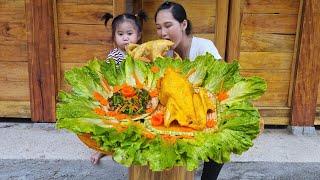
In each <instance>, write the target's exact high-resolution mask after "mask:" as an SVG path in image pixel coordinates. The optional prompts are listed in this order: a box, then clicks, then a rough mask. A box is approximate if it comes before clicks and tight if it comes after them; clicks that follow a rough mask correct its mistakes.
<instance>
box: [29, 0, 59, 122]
mask: <svg viewBox="0 0 320 180" xmlns="http://www.w3.org/2000/svg"><path fill="white" fill-rule="evenodd" d="M53 6H54V2H53V1H50V0H26V14H27V45H28V60H29V82H30V83H29V85H30V102H31V118H32V121H34V122H54V121H55V104H56V91H57V90H56V83H57V82H56V77H57V72H56V57H55V50H56V49H55V32H54V22H53V20H54V14H53V9H54V8H53Z"/></svg>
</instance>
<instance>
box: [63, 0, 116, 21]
mask: <svg viewBox="0 0 320 180" xmlns="http://www.w3.org/2000/svg"><path fill="white" fill-rule="evenodd" d="M57 5H58V7H57V10H58V23H59V24H75V23H77V24H99V25H101V26H103V25H104V22H103V21H101V17H102V16H103V15H104V14H105V13H106V12H109V13H112V11H113V6H112V5H110V2H109V3H108V2H107V1H106V3H105V4H95V3H94V4H79V3H76V2H75V3H58V4H57Z"/></svg>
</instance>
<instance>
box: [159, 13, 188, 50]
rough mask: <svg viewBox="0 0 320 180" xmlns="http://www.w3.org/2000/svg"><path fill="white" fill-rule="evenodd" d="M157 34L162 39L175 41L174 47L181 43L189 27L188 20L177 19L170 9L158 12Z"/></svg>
mask: <svg viewBox="0 0 320 180" xmlns="http://www.w3.org/2000/svg"><path fill="white" fill-rule="evenodd" d="M156 26H157V34H158V36H159V37H160V38H162V39H167V40H170V41H172V42H174V45H173V49H175V48H176V47H177V46H179V45H180V42H181V40H182V38H183V36H184V35H186V34H185V30H186V28H187V21H186V20H184V21H183V22H181V23H180V22H179V21H177V20H176V19H175V18H174V17H173V15H172V13H171V11H170V10H169V9H164V10H161V11H159V12H158V14H157V17H156Z"/></svg>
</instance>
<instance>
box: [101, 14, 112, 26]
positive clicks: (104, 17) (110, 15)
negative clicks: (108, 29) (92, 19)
mask: <svg viewBox="0 0 320 180" xmlns="http://www.w3.org/2000/svg"><path fill="white" fill-rule="evenodd" d="M112 18H113V16H112V14H110V13H105V14H104V15H103V16H102V17H101V21H103V20H104V25H105V26H107V23H108V21H109V20H110V19H112Z"/></svg>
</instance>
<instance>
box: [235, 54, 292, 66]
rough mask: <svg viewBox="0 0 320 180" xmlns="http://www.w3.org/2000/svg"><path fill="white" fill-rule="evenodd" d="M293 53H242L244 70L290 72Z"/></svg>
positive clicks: (241, 59)
mask: <svg viewBox="0 0 320 180" xmlns="http://www.w3.org/2000/svg"><path fill="white" fill-rule="evenodd" d="M292 55H293V54H292V53H286V52H284V53H282V52H240V59H239V63H240V66H241V68H242V69H265V70H270V69H281V70H290V69H291V62H292Z"/></svg>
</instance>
